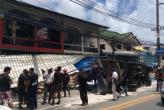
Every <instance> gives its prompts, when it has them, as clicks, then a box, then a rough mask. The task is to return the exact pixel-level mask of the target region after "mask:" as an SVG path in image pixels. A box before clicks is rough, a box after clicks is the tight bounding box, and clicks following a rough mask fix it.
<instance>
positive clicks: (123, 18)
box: [70, 0, 155, 28]
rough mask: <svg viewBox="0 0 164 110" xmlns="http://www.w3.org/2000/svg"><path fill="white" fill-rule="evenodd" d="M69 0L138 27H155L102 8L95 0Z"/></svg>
mask: <svg viewBox="0 0 164 110" xmlns="http://www.w3.org/2000/svg"><path fill="white" fill-rule="evenodd" d="M70 1H72V2H74V3H76V4H78V5H81V6H83V7H85V8H87V9H92V10H94V11H96V12H98V13H100V14H102V15H105V16H110V17H112V18H113V19H115V20H118V21H121V22H124V23H128V24H133V25H136V26H139V27H144V28H151V27H155V25H154V24H150V23H145V22H143V21H139V20H136V19H133V18H130V17H127V16H120V14H119V13H116V12H114V11H112V10H109V9H107V8H104V7H102V6H100V5H98V4H96V3H95V2H92V1H89V0H70ZM93 7H94V8H93Z"/></svg>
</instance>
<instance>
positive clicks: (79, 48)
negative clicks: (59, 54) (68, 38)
mask: <svg viewBox="0 0 164 110" xmlns="http://www.w3.org/2000/svg"><path fill="white" fill-rule="evenodd" d="M64 50H73V51H82V46H81V45H74V44H64ZM84 52H95V53H97V52H98V49H97V48H94V47H84Z"/></svg>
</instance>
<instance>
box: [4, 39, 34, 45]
mask: <svg viewBox="0 0 164 110" xmlns="http://www.w3.org/2000/svg"><path fill="white" fill-rule="evenodd" d="M2 43H3V44H11V45H18V46H34V43H35V41H34V40H32V39H24V38H11V37H3V42H2Z"/></svg>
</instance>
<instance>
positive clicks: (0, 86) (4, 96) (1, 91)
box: [0, 67, 14, 109]
mask: <svg viewBox="0 0 164 110" xmlns="http://www.w3.org/2000/svg"><path fill="white" fill-rule="evenodd" d="M10 71H11V67H5V68H4V72H3V73H2V74H0V99H1V100H2V101H1V103H2V104H5V103H6V102H7V104H8V106H9V107H10V108H11V109H13V108H14V106H13V102H12V95H11V84H12V80H11V78H10V76H9V74H10Z"/></svg>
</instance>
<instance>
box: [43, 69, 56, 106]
mask: <svg viewBox="0 0 164 110" xmlns="http://www.w3.org/2000/svg"><path fill="white" fill-rule="evenodd" d="M42 74H43V78H44V79H45V83H44V96H43V102H42V104H43V105H44V104H45V103H46V100H47V94H49V97H48V103H50V102H51V98H52V83H53V80H54V74H53V70H52V68H50V69H48V73H47V74H45V71H44V70H42Z"/></svg>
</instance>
